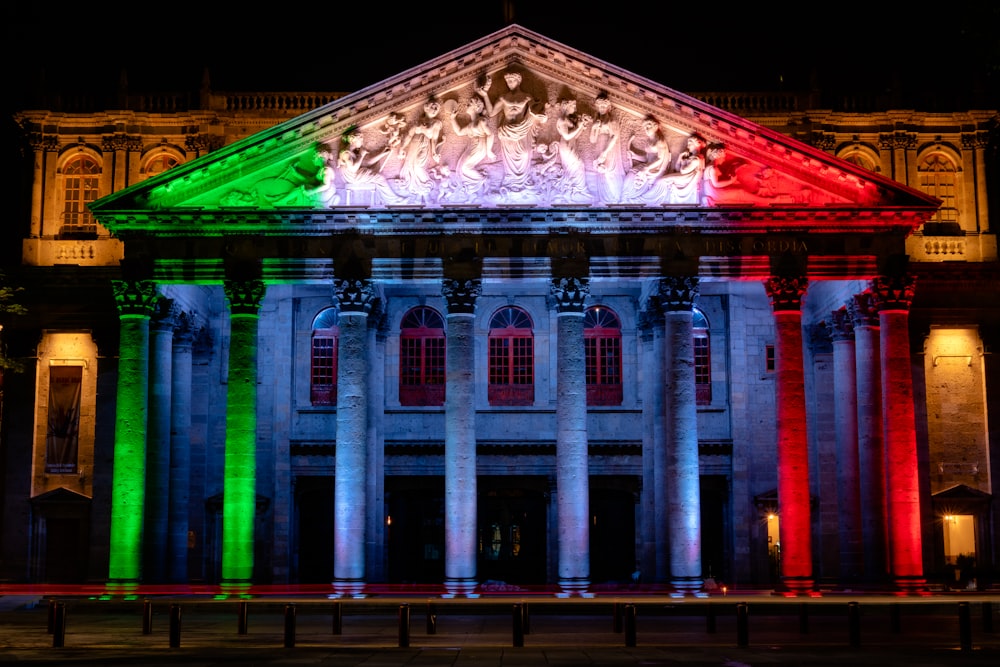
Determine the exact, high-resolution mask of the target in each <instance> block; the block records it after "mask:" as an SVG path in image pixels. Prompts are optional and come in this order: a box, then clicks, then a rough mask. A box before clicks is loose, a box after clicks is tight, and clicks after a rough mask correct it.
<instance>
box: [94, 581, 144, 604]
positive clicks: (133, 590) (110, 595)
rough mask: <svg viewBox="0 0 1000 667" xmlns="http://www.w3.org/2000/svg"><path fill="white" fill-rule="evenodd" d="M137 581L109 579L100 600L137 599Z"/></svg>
mask: <svg viewBox="0 0 1000 667" xmlns="http://www.w3.org/2000/svg"><path fill="white" fill-rule="evenodd" d="M138 590H139V580H138V579H109V580H108V581H107V583H105V584H104V594H103V595H101V599H102V600H112V599H122V600H135V599H137V598H138V597H139V594H138Z"/></svg>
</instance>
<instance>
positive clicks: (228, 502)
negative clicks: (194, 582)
mask: <svg viewBox="0 0 1000 667" xmlns="http://www.w3.org/2000/svg"><path fill="white" fill-rule="evenodd" d="M224 287H225V290H226V298H227V299H228V301H229V377H228V384H227V391H226V454H225V463H224V469H223V486H222V582H221V584H222V592H223V594H227V595H240V594H243V593H245V592H246V591H247V589H248V588H249V587H250V583H251V579H252V577H253V546H254V531H253V526H254V518H255V515H256V507H257V323H258V317H259V316H258V313H259V311H260V302H261V300H262V299H263V298H264V283H263V281H261V280H227V281H226V282H225V285H224Z"/></svg>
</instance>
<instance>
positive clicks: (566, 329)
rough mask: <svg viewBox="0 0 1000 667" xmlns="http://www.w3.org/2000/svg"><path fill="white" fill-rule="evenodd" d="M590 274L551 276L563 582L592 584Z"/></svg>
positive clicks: (571, 589) (569, 590)
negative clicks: (586, 316) (586, 322)
mask: <svg viewBox="0 0 1000 667" xmlns="http://www.w3.org/2000/svg"><path fill="white" fill-rule="evenodd" d="M589 292H590V285H589V283H588V282H587V279H586V278H553V280H552V296H553V297H554V299H555V302H556V310H557V315H556V320H557V325H556V333H557V336H558V341H557V351H556V388H557V392H556V487H557V489H558V492H559V495H558V501H557V510H558V511H557V514H558V522H559V525H558V532H559V588H560V589H561V590H562V593H561V594H562V595H564V596H565V595H580V594H583V593H585V592H586V590H587V588H588V587H589V586H590V523H589V521H590V468H589V464H588V457H587V358H586V349H585V347H584V342H583V304H584V300H585V299H586V298H587V295H588V294H589Z"/></svg>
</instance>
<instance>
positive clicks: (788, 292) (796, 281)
mask: <svg viewBox="0 0 1000 667" xmlns="http://www.w3.org/2000/svg"><path fill="white" fill-rule="evenodd" d="M808 287H809V279H808V278H806V277H805V276H781V277H773V278H769V279H768V280H766V281H765V282H764V289H765V290H767V296H768V297H769V298H770V299H771V307H772V308H773V309H774V311H775V312H778V311H782V310H801V309H802V296H803V295H804V294H805V293H806V289H807V288H808Z"/></svg>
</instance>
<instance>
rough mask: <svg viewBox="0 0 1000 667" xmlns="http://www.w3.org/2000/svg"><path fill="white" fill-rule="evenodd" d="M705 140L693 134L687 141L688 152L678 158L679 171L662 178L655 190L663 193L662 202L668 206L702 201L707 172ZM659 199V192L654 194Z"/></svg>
mask: <svg viewBox="0 0 1000 667" xmlns="http://www.w3.org/2000/svg"><path fill="white" fill-rule="evenodd" d="M704 149H705V140H704V139H703V138H702V137H701V136H699V135H697V134H692V135H691V136H690V137H688V139H687V150H685V151H684V152H683V153H681V154H680V155H679V156H678V157H677V171H675V172H671V173H669V174H665V175H664V176H661V177H660V182H659V183H658V184H657V185H656V186H655V188H654V190H657V191H662V192H663V194H664V195H665V197H664V198H663V199H662V200H661V201H663V202H665V203H667V204H693V205H697V204H699V203H700V200H701V176H702V173H703V172H704V171H705V157H704V155H702V152H703V151H704ZM654 198H656V199H659V192H656V193H654Z"/></svg>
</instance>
